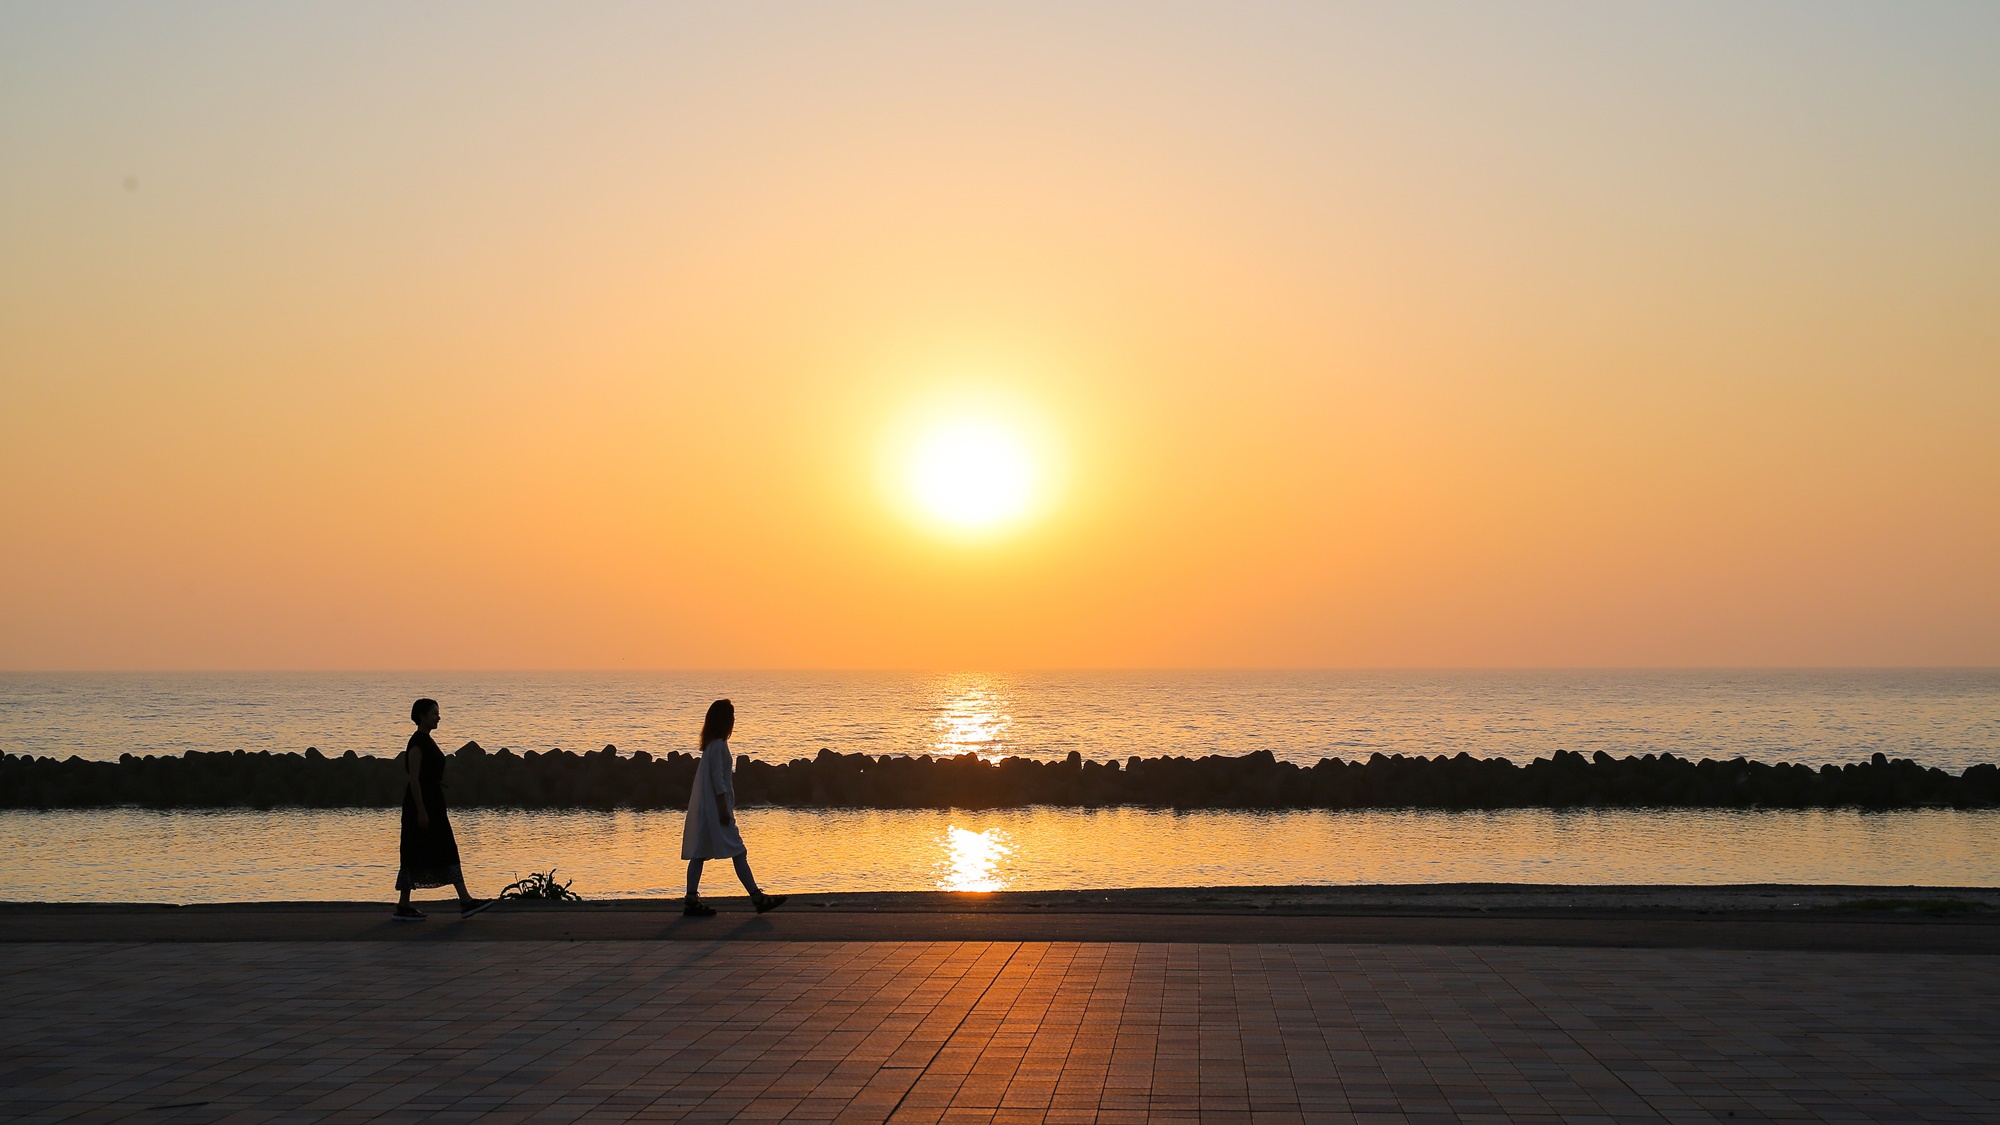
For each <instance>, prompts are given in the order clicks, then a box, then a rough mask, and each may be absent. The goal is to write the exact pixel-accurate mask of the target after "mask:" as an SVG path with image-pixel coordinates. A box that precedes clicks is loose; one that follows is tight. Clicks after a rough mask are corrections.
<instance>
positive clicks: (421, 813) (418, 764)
mask: <svg viewBox="0 0 2000 1125" xmlns="http://www.w3.org/2000/svg"><path fill="white" fill-rule="evenodd" d="M403 757H405V758H407V759H409V763H410V796H411V797H414V798H415V799H416V802H417V827H418V828H429V827H430V826H431V811H430V810H429V809H427V808H425V807H424V784H423V780H422V777H421V774H422V771H423V768H424V766H423V757H424V756H423V752H422V751H421V750H418V749H417V748H416V747H414V746H412V747H410V748H409V749H408V750H405V751H404V752H403Z"/></svg>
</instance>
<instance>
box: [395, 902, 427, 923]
mask: <svg viewBox="0 0 2000 1125" xmlns="http://www.w3.org/2000/svg"><path fill="white" fill-rule="evenodd" d="M389 917H391V918H393V919H395V920H396V921H398V922H421V921H423V920H424V919H426V918H428V917H430V915H428V914H426V913H424V912H423V911H421V910H418V909H417V908H416V907H414V906H408V905H404V906H398V907H397V908H396V909H394V910H392V911H390V912H389Z"/></svg>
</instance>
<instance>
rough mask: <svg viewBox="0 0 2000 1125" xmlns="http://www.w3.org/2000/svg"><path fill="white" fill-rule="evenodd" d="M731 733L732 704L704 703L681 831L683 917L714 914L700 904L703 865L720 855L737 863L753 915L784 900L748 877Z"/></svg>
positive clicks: (775, 907) (747, 850)
mask: <svg viewBox="0 0 2000 1125" xmlns="http://www.w3.org/2000/svg"><path fill="white" fill-rule="evenodd" d="M735 729H736V705H735V704H733V703H731V702H729V701H728V700H727V699H718V700H716V701H715V702H714V703H711V704H709V705H708V715H707V717H705V718H703V719H702V721H701V764H700V765H698V766H696V767H695V771H694V789H693V791H692V792H690V793H689V794H688V814H687V826H686V827H685V828H683V829H682V830H681V858H682V859H684V860H687V861H688V888H687V902H686V903H685V904H683V905H682V907H681V913H682V914H685V915H687V916H688V917H690V918H713V917H714V916H715V908H714V907H712V906H710V905H708V904H707V903H705V902H703V901H701V867H702V862H703V861H704V860H710V859H721V858H723V857H724V856H727V857H728V858H729V859H730V860H732V861H733V862H734V863H735V865H736V877H737V878H738V879H741V880H742V881H743V889H744V890H746V891H749V892H750V905H752V906H754V907H756V908H757V913H759V914H762V913H764V912H765V911H766V910H775V909H777V908H778V906H780V905H781V904H782V903H783V902H784V901H785V896H784V895H767V894H765V893H764V892H763V891H762V890H759V889H758V887H757V880H756V879H755V878H754V877H752V876H751V874H750V852H749V849H747V848H745V847H744V846H743V834H742V833H741V832H738V831H737V830H736V786H735V784H734V783H733V781H732V780H731V777H730V774H731V773H732V769H731V766H732V765H733V763H734V759H732V758H731V757H730V754H729V736H730V734H731V733H732V732H734V731H735Z"/></svg>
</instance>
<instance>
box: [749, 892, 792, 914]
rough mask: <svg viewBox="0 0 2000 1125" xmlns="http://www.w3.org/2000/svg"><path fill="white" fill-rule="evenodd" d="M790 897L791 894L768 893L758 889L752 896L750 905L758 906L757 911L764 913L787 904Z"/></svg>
mask: <svg viewBox="0 0 2000 1125" xmlns="http://www.w3.org/2000/svg"><path fill="white" fill-rule="evenodd" d="M790 897H791V896H790V895H767V894H765V893H764V892H763V891H758V892H757V893H756V894H755V895H753V896H751V898H750V905H752V906H754V907H756V908H757V913H759V914H762V913H764V912H765V911H767V910H776V909H777V908H779V907H780V906H783V905H785V900H786V899H788V898H790Z"/></svg>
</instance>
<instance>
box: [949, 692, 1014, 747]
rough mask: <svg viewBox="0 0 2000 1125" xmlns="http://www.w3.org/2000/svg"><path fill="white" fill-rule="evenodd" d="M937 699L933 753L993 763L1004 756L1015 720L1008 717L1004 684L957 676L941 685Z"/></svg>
mask: <svg viewBox="0 0 2000 1125" xmlns="http://www.w3.org/2000/svg"><path fill="white" fill-rule="evenodd" d="M935 698H936V699H937V702H936V704H935V705H934V706H935V710H934V711H933V713H932V715H931V728H932V730H933V731H934V732H935V733H936V738H935V739H934V740H933V741H932V743H931V752H932V753H935V754H947V755H958V754H965V753H973V754H977V755H979V756H980V757H982V758H985V759H987V760H989V761H995V760H998V759H999V758H1000V757H1001V756H1002V755H1003V754H1004V752H1005V750H1006V739H1007V735H1008V734H1009V733H1010V732H1011V731H1012V730H1013V727H1014V717H1013V716H1012V715H1010V714H1008V699H1007V693H1006V686H1005V685H1004V684H1003V683H1001V682H1000V681H998V680H994V679H990V678H988V677H985V676H955V677H952V678H951V679H950V680H949V681H947V682H946V683H945V684H942V685H940V687H939V689H938V690H937V692H936V693H935Z"/></svg>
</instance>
